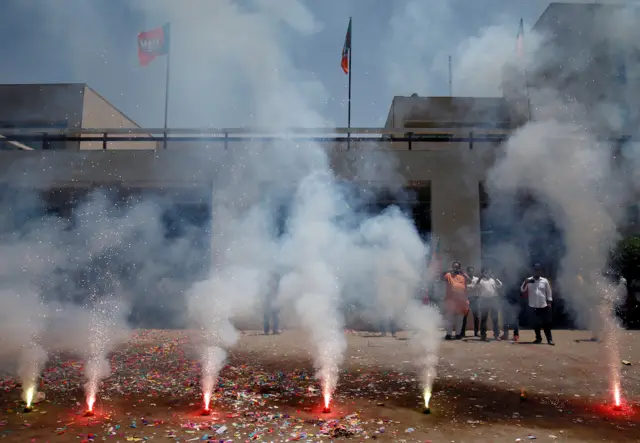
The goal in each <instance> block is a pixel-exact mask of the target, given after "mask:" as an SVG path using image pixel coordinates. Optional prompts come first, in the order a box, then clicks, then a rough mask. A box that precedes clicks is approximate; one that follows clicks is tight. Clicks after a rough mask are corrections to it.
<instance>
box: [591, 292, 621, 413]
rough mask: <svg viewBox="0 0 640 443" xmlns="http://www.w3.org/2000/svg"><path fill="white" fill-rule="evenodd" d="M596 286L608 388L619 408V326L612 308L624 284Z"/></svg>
mask: <svg viewBox="0 0 640 443" xmlns="http://www.w3.org/2000/svg"><path fill="white" fill-rule="evenodd" d="M597 286H598V291H599V293H600V294H601V300H600V303H599V305H598V307H597V309H598V314H599V317H600V324H601V329H602V333H603V337H602V338H603V340H604V345H605V349H606V352H607V363H608V366H609V385H610V386H609V389H610V391H611V394H612V397H613V407H614V409H615V410H621V409H622V408H623V399H622V387H621V377H620V337H619V335H620V334H619V331H620V327H619V325H618V322H617V319H616V317H615V310H614V308H615V305H616V304H617V302H618V300H619V298H620V296H621V293H622V292H624V290H625V285H624V284H623V283H618V284H617V285H611V284H607V283H602V282H599V284H598V285H597Z"/></svg>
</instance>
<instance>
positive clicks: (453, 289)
mask: <svg viewBox="0 0 640 443" xmlns="http://www.w3.org/2000/svg"><path fill="white" fill-rule="evenodd" d="M443 280H444V282H445V285H446V292H445V298H444V306H443V308H444V313H445V318H446V323H447V332H446V335H445V340H453V339H457V340H459V339H461V338H462V337H464V336H465V331H466V327H467V325H466V323H467V318H468V316H469V314H470V313H471V315H472V316H473V330H474V335H475V336H478V335H479V336H480V339H481V340H487V321H488V320H489V318H491V323H492V326H493V335H494V338H495V339H496V340H508V339H509V330H510V329H513V340H514V341H518V340H519V339H520V331H519V327H518V315H519V312H518V309H517V308H516V307H515V306H505V305H503V304H502V298H501V297H500V296H499V289H500V288H501V287H502V282H501V281H500V280H499V279H498V278H497V277H495V276H494V275H493V273H492V271H491V269H489V268H483V269H482V270H481V272H480V276H476V275H475V269H474V268H473V267H468V268H467V269H466V272H465V271H463V270H462V265H461V264H460V262H453V264H452V266H451V270H450V271H448V272H446V273H444V274H443ZM520 291H521V293H522V296H523V297H526V298H527V300H528V304H529V307H530V308H531V310H532V312H533V317H534V331H535V341H534V343H542V332H543V331H544V335H545V338H546V340H547V343H548V344H550V345H554V343H553V337H552V334H551V320H552V311H551V305H552V303H553V293H552V291H551V285H550V284H549V280H547V279H546V278H545V277H543V276H542V267H541V266H540V265H539V264H536V265H534V267H533V275H532V276H531V277H529V278H527V279H526V280H524V281H523V282H522V285H521V287H520ZM507 303H508V302H507ZM503 307H504V308H505V309H502V308H503ZM501 310H502V311H503V317H504V318H503V335H502V336H501V335H500V319H499V317H500V315H499V313H500V311H501Z"/></svg>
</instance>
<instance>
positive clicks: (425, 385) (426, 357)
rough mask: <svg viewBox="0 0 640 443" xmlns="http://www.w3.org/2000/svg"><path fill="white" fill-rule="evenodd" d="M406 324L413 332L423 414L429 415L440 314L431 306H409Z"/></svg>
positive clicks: (437, 347)
mask: <svg viewBox="0 0 640 443" xmlns="http://www.w3.org/2000/svg"><path fill="white" fill-rule="evenodd" d="M407 323H408V324H409V325H410V327H411V328H412V329H413V331H414V335H413V337H412V340H411V343H412V345H413V347H414V350H415V352H416V355H417V356H418V359H417V363H418V371H419V374H420V382H421V384H422V400H423V412H424V413H425V414H429V413H431V406H430V401H431V395H432V393H433V383H434V381H435V379H436V375H437V366H438V350H439V349H440V336H439V328H440V324H441V316H440V313H439V312H438V311H437V310H436V309H435V308H432V307H431V306H424V305H418V304H417V303H416V304H415V305H414V304H411V305H410V306H409V309H407Z"/></svg>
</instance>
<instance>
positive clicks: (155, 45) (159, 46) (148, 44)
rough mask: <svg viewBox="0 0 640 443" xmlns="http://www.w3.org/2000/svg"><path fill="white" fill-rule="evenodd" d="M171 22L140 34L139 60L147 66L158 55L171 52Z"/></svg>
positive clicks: (141, 64) (142, 64)
mask: <svg viewBox="0 0 640 443" xmlns="http://www.w3.org/2000/svg"><path fill="white" fill-rule="evenodd" d="M169 31H170V28H169V23H167V24H166V25H164V26H161V27H159V28H155V29H152V30H150V31H144V32H141V33H139V34H138V61H139V62H140V66H147V65H148V64H149V63H151V62H152V61H153V60H155V58H156V57H159V56H161V55H167V54H168V53H169V38H170V36H169V34H170V32H169Z"/></svg>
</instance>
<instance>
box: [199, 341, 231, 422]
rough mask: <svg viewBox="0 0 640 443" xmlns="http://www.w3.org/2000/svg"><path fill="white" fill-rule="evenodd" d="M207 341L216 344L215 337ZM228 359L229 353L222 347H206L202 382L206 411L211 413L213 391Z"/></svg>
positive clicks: (203, 358)
mask: <svg viewBox="0 0 640 443" xmlns="http://www.w3.org/2000/svg"><path fill="white" fill-rule="evenodd" d="M207 341H209V343H214V342H216V340H215V337H213V336H209V337H208V338H207ZM226 359H227V352H226V351H225V350H224V349H222V348H221V347H218V346H205V348H204V350H203V355H202V368H201V373H202V375H201V380H200V384H201V388H202V399H203V403H204V405H203V406H204V410H205V411H209V410H210V409H211V398H212V396H213V389H214V386H215V384H216V382H217V381H218V376H219V374H220V370H221V369H222V367H223V365H224V362H225V361H226Z"/></svg>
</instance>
